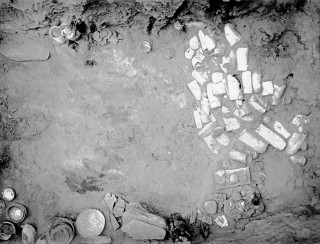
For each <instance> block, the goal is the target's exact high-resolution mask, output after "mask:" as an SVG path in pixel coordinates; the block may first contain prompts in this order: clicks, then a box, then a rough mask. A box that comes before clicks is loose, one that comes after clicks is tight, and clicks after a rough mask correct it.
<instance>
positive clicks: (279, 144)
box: [256, 124, 287, 151]
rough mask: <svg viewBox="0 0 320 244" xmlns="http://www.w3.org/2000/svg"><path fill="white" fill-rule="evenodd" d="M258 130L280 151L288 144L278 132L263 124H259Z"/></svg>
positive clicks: (260, 134)
mask: <svg viewBox="0 0 320 244" xmlns="http://www.w3.org/2000/svg"><path fill="white" fill-rule="evenodd" d="M256 132H257V133H258V134H259V136H261V137H262V138H263V139H265V140H266V141H267V142H269V143H270V144H271V145H272V146H273V147H275V148H276V149H278V150H280V151H282V150H283V149H284V148H285V147H286V145H287V144H286V142H285V141H284V140H283V139H282V138H281V137H280V136H278V135H277V134H276V133H274V132H273V131H272V130H270V129H269V128H268V127H266V126H265V125H263V124H260V125H259V127H258V128H257V129H256Z"/></svg>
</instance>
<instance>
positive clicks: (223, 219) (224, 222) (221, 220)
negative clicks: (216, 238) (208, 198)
mask: <svg viewBox="0 0 320 244" xmlns="http://www.w3.org/2000/svg"><path fill="white" fill-rule="evenodd" d="M214 221H215V222H216V223H217V225H219V226H220V227H221V228H223V227H227V226H228V220H227V218H226V216H225V215H221V216H218V217H217V218H216V219H215V220H214Z"/></svg>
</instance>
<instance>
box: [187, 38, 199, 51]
mask: <svg viewBox="0 0 320 244" xmlns="http://www.w3.org/2000/svg"><path fill="white" fill-rule="evenodd" d="M189 46H190V47H191V48H192V49H193V50H197V49H198V48H199V47H200V42H199V40H198V38H197V36H194V37H192V38H191V39H190V41H189Z"/></svg>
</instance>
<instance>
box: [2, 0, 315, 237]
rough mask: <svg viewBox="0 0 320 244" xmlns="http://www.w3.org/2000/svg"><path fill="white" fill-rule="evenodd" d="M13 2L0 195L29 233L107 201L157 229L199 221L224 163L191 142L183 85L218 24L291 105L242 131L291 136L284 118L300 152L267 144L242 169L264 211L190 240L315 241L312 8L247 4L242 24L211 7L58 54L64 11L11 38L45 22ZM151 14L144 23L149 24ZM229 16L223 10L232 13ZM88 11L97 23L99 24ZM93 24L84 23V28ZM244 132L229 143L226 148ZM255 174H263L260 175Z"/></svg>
mask: <svg viewBox="0 0 320 244" xmlns="http://www.w3.org/2000/svg"><path fill="white" fill-rule="evenodd" d="M14 2H16V4H17V5H12V6H11V7H10V8H9V7H8V6H9V5H10V3H9V2H8V3H3V6H5V7H3V9H6V11H7V14H3V15H2V22H1V42H0V46H2V47H1V48H0V49H1V53H2V55H1V57H0V59H1V60H0V62H1V66H0V68H1V76H0V79H1V80H0V91H1V94H0V110H1V132H0V136H1V161H0V163H1V172H2V174H1V187H2V188H3V187H6V186H10V187H13V188H14V189H15V190H16V192H17V199H16V201H17V202H20V203H23V204H24V205H25V206H27V208H28V211H29V215H28V218H27V220H26V222H29V223H33V224H34V225H35V226H37V228H38V232H39V233H42V232H44V231H46V228H47V226H46V224H47V222H48V220H49V219H50V218H52V217H54V216H68V217H71V218H76V216H77V215H78V214H79V213H80V212H81V211H82V210H83V209H86V208H97V209H100V210H101V211H102V212H103V213H106V212H107V209H105V207H104V206H103V205H102V200H103V197H104V195H105V194H106V193H108V192H112V193H113V194H116V195H118V196H121V197H123V198H124V199H126V200H127V201H132V202H143V203H145V204H147V205H148V206H152V207H153V208H154V209H156V211H157V213H158V214H160V215H162V216H164V217H169V216H170V215H171V214H172V213H175V212H178V213H180V214H181V215H182V216H183V217H184V218H188V217H189V216H190V214H191V212H193V211H195V209H201V206H202V203H203V200H204V199H205V198H206V196H208V195H210V194H212V193H215V192H216V191H217V190H216V188H215V183H214V174H213V172H214V171H216V170H217V169H218V164H219V162H220V163H221V162H222V161H223V160H225V159H226V158H227V156H228V151H227V149H224V150H222V151H221V153H219V154H213V153H212V152H211V151H210V150H209V148H208V147H207V145H206V144H205V143H204V141H203V140H202V139H201V138H200V137H199V136H198V135H197V133H198V131H199V130H198V129H197V128H196V126H195V122H194V118H193V111H194V110H195V100H194V97H193V95H192V94H191V92H190V91H189V89H188V86H187V84H188V83H189V82H190V81H192V80H193V78H192V76H191V71H192V66H191V64H190V60H187V59H186V58H185V51H186V50H187V48H188V45H189V44H188V42H189V40H190V38H192V37H193V36H194V35H196V34H197V33H198V31H199V30H200V29H202V30H203V31H205V32H207V33H214V34H215V35H216V36H217V38H219V37H221V38H222V36H223V24H225V23H228V22H229V23H233V24H235V25H236V28H237V30H238V32H239V33H240V34H241V36H242V38H243V40H244V41H245V42H246V43H247V44H248V46H249V49H250V59H249V60H250V61H249V62H250V63H249V64H250V65H251V66H252V67H255V68H257V69H260V70H261V71H262V74H263V75H262V77H263V80H272V81H274V82H275V83H277V84H280V83H285V84H286V85H287V86H286V90H285V92H284V95H283V98H288V97H290V98H291V99H292V102H291V103H290V104H285V103H284V102H283V100H281V102H280V104H279V105H278V106H272V107H271V108H270V109H269V111H267V112H266V113H265V114H264V116H261V117H259V116H255V120H254V122H253V123H252V124H244V127H243V128H247V129H252V128H254V127H255V126H256V125H258V124H259V123H260V122H261V121H262V120H263V117H268V118H270V120H271V121H275V120H277V121H280V122H281V123H283V124H284V125H285V127H286V128H287V129H288V131H289V132H290V133H293V132H294V131H295V130H296V128H295V127H294V126H293V125H292V124H290V121H291V120H292V118H293V117H294V116H295V115H297V114H303V115H306V116H308V118H309V120H310V123H309V124H307V125H306V126H305V127H304V128H303V132H304V133H306V134H308V137H307V139H306V144H305V148H303V150H300V151H299V152H298V153H299V154H301V155H304V156H305V157H306V158H307V163H306V164H305V165H303V166H300V165H297V164H295V163H293V162H290V161H289V155H288V154H287V153H286V152H285V150H284V151H278V150H275V149H274V148H273V147H271V146H269V147H268V149H267V151H266V152H265V153H263V154H260V155H259V157H258V158H257V159H254V161H253V162H252V163H251V164H250V165H249V167H250V170H251V174H252V183H251V185H252V186H254V187H256V188H257V189H258V190H259V192H260V193H261V197H262V202H263V204H264V206H265V211H264V212H265V213H264V214H262V215H260V216H259V217H256V218H249V219H242V220H238V221H236V220H232V219H230V220H229V226H228V227H226V228H223V229H222V228H220V227H219V226H217V225H216V224H214V225H212V226H211V230H212V232H211V234H210V235H209V239H208V240H207V242H205V241H204V239H203V238H202V237H201V235H200V234H199V233H198V232H197V230H196V231H195V233H194V238H193V242H192V243H226V242H239V243H242V242H244V241H246V242H247V243H253V242H255V243H258V242H257V241H260V242H259V243H295V242H297V243H302V241H305V242H304V243H317V242H320V235H319V232H318V231H317V228H318V229H319V213H320V212H319V211H320V208H319V189H320V188H319V187H320V181H319V177H320V163H319V162H320V161H319V157H320V151H319V148H318V145H319V143H320V124H319V120H320V113H319V112H320V111H319V106H320V103H319V99H320V95H319V94H320V83H319V80H320V69H319V68H320V59H319V54H320V51H319V40H320V38H319V36H320V29H319V20H320V19H319V16H320V15H319V13H320V12H319V11H320V10H319V8H320V5H319V3H318V2H317V1H306V3H305V5H303V7H301V6H296V7H291V8H289V7H288V6H289V5H288V6H286V8H280V7H279V9H277V8H276V7H275V6H274V8H270V7H265V5H261V6H264V7H261V9H260V8H258V7H256V6H254V7H252V9H250V11H251V12H248V13H246V12H239V14H234V16H232V15H231V16H229V17H228V18H226V19H225V15H223V14H224V12H223V11H222V10H221V9H215V5H214V4H211V5H210V4H208V7H209V8H211V10H210V11H212V12H210V13H208V12H206V11H203V12H200V11H199V13H198V16H197V15H196V14H195V13H188V15H184V14H185V12H183V11H179V13H178V14H177V15H175V14H173V17H172V19H171V20H170V21H171V22H170V21H169V22H166V25H164V27H163V28H158V27H157V22H156V23H155V28H158V29H157V30H156V32H157V33H153V31H152V30H151V33H150V30H148V28H149V29H150V25H149V26H148V25H145V23H144V21H145V20H144V18H145V17H143V18H142V17H141V16H140V17H139V18H138V17H137V18H136V19H134V20H132V23H131V25H130V26H129V25H124V24H123V23H120V24H119V25H116V24H114V25H112V24H111V27H112V28H113V29H114V30H115V31H117V32H118V33H119V34H121V35H122V36H123V41H121V42H118V43H117V44H112V43H110V44H107V45H103V46H100V45H99V44H97V43H95V42H93V43H91V44H90V45H89V46H88V44H89V42H88V40H87V39H85V38H81V39H79V40H77V41H76V44H74V43H70V44H69V45H68V43H64V44H61V45H58V44H57V43H56V42H54V40H53V39H52V38H51V37H50V36H49V35H48V29H49V27H50V26H51V25H54V24H55V21H56V20H57V19H59V18H60V19H61V20H62V19H63V18H64V19H66V20H68V21H69V23H70V21H71V18H72V13H69V12H65V10H64V9H63V7H61V11H60V13H58V14H55V13H53V12H51V16H54V20H52V22H50V21H49V20H48V19H46V21H49V22H48V25H46V26H45V25H44V24H43V22H42V24H41V25H40V27H37V26H31V27H30V26H29V27H28V28H25V29H21V28H20V27H19V25H20V24H21V23H23V21H22V19H24V18H29V20H30V18H31V17H30V16H33V18H34V19H33V21H35V18H42V19H45V18H43V14H41V11H40V10H38V12H37V10H36V9H35V6H38V7H39V6H40V5H39V4H40V1H36V2H37V4H38V5H35V4H34V5H32V8H33V12H32V11H31V12H30V6H23V4H22V3H21V2H20V1H13V3H14ZM43 2H44V3H48V2H47V1H43ZM71 2H72V1H69V2H68V4H72V3H71ZM186 2H187V1H186ZM298 2H299V1H298ZM300 2H301V1H300ZM244 3H246V1H244ZM244 3H243V4H244ZM11 4H12V3H11ZM19 4H20V5H19ZM108 4H112V3H108ZM239 4H240V3H239ZM60 5H61V4H60ZM41 6H42V7H41V8H42V9H46V8H48V6H47V5H45V4H43V5H41ZM157 6H158V5H156V4H155V5H154V7H153V8H152V11H154V12H152V11H151V10H150V12H152V13H157ZM204 6H205V5H204ZM230 6H231V5H230ZM237 6H238V5H236V7H237ZM290 6H294V5H290ZM18 7H19V9H20V10H19V11H17V12H16V15H15V17H13V15H12V11H14V9H17V8H18ZM161 7H164V6H160V7H159V8H161ZM236 7H235V8H234V9H227V10H226V9H223V10H225V11H229V12H232V11H234V12H236V11H237V8H236ZM300 7H301V8H300ZM203 8H204V7H203ZM97 9H99V8H98V7H97V8H96V9H93V10H92V12H94V11H97ZM101 9H103V8H101ZM146 9H148V8H146ZM200 9H201V8H200ZM76 10H77V8H76V7H75V8H74V9H72V11H76ZM216 10H217V11H216ZM218 10H219V11H220V12H219V11H218ZM214 11H216V12H214ZM239 11H240V10H239ZM241 11H243V10H241ZM92 12H91V13H90V14H91V15H92V16H94V17H93V19H94V18H98V17H97V16H95V15H94V13H92ZM217 12H218V14H216V13H217ZM22 13H28V14H27V15H26V16H24V15H22ZM30 13H31V14H30ZM32 13H33V14H32ZM213 13H215V14H213ZM242 13H243V14H242ZM78 14H79V13H78ZM90 14H88V13H87V12H82V20H86V18H90V17H88V16H89V15H90ZM100 14H101V13H100ZM108 14H109V15H110V12H108ZM117 14H118V13H117V12H116V11H115V13H114V18H115V19H116V17H117ZM219 14H220V15H219ZM101 15H103V12H102V14H101ZM21 16H23V17H21ZM34 16H36V17H34ZM154 16H155V18H157V16H156V14H154ZM161 16H162V15H161ZM186 16H188V17H186ZM52 18H53V17H52ZM140 18H141V20H140ZM159 18H160V17H159ZM179 18H180V19H181V21H182V23H190V22H191V21H194V20H197V21H202V23H204V24H203V25H200V26H199V23H198V22H197V23H194V22H192V23H191V24H190V25H187V26H186V27H184V29H183V30H181V31H179V30H176V29H175V28H174V26H173V23H174V22H175V21H174V20H175V19H179ZM114 21H117V20H114ZM35 22H36V21H35ZM120 22H121V21H120ZM139 23H140V25H138V24H139ZM161 23H162V22H160V23H159V26H160V25H161ZM38 24H39V22H38ZM135 24H136V25H135ZM149 24H150V23H149ZM204 26H206V27H204ZM199 27H200V28H199ZM151 28H152V26H151ZM148 32H149V33H148ZM91 35H92V33H91ZM145 40H147V41H149V42H150V43H151V46H152V49H151V52H150V53H145V52H143V50H142V49H141V48H140V47H139V45H140V43H141V42H142V41H145ZM15 52H16V54H14V53H15ZM48 52H49V53H50V57H48V56H46V55H47V54H48ZM19 58H20V59H19ZM17 60H18V61H17ZM240 132H241V130H240V131H239V132H235V133H231V138H232V144H231V145H234V144H235V143H236V142H235V141H236V140H237V138H238V137H239V134H240ZM228 150H229V147H228ZM257 162H262V168H263V169H261V170H260V171H259V170H258V169H257V168H258V166H256V164H257ZM259 173H261V174H259ZM103 233H104V234H106V235H110V236H111V237H112V239H113V243H135V242H133V240H132V239H131V238H129V237H128V236H126V235H125V234H124V233H123V232H121V231H120V230H119V231H113V230H112V228H111V226H110V223H109V222H108V220H107V226H106V229H105V231H104V232H103ZM74 243H77V242H74ZM137 243H138V241H137ZM158 243H159V242H158ZM168 243H169V241H168Z"/></svg>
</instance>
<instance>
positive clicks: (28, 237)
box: [22, 224, 37, 244]
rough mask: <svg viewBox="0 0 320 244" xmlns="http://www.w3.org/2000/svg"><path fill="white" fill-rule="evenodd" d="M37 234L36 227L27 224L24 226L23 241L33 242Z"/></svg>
mask: <svg viewBox="0 0 320 244" xmlns="http://www.w3.org/2000/svg"><path fill="white" fill-rule="evenodd" d="M36 235H37V231H36V229H35V228H34V227H33V226H32V225H29V224H26V225H24V226H23V228H22V243H23V244H33V243H34V241H35V238H36Z"/></svg>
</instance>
